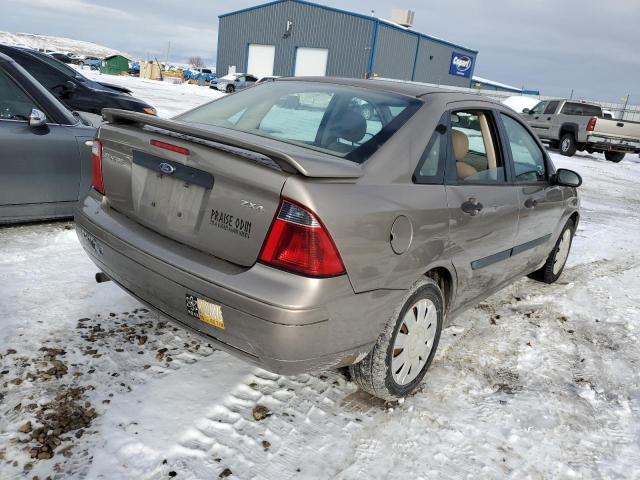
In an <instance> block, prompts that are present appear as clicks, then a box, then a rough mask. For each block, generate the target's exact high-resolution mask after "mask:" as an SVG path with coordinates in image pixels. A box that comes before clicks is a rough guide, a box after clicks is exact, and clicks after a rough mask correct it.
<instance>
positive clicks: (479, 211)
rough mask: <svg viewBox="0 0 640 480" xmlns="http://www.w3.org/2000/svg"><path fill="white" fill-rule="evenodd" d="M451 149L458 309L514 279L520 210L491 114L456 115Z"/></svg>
mask: <svg viewBox="0 0 640 480" xmlns="http://www.w3.org/2000/svg"><path fill="white" fill-rule="evenodd" d="M449 144H450V145H451V148H450V158H451V159H450V161H449V163H448V172H447V185H446V192H447V206H448V209H449V217H450V240H451V243H452V247H451V248H452V249H453V252H452V256H453V263H454V266H455V268H456V272H457V276H458V295H457V296H456V297H457V298H456V300H457V303H456V305H455V306H454V308H456V307H460V306H463V305H464V304H469V303H472V302H473V301H474V300H475V299H477V298H480V297H483V296H486V295H487V293H488V292H490V291H492V290H493V289H495V288H496V287H497V286H498V285H500V284H502V283H503V282H504V281H506V280H508V279H509V278H510V276H511V275H512V271H511V263H512V262H511V258H510V256H511V248H512V247H513V245H514V242H515V241H516V232H517V225H518V215H519V207H518V189H517V187H515V186H514V185H512V184H510V183H509V181H510V176H511V173H510V169H509V168H507V165H508V163H507V158H505V156H504V155H503V154H502V150H501V148H499V139H498V128H497V125H496V123H495V119H494V116H493V114H492V112H491V111H490V110H486V111H481V110H461V111H460V110H454V111H453V112H452V114H451V128H450V141H449Z"/></svg>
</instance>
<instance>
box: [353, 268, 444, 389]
mask: <svg viewBox="0 0 640 480" xmlns="http://www.w3.org/2000/svg"><path fill="white" fill-rule="evenodd" d="M423 307H425V310H424V312H425V313H424V314H422V313H421V310H422V308H423ZM416 316H418V317H419V318H422V319H423V320H422V322H418V323H414V325H416V326H417V327H418V328H417V329H416V330H414V332H415V334H414V336H411V335H410V330H409V329H408V328H407V322H409V323H408V324H409V325H411V322H412V320H413V321H414V322H415V318H416ZM443 321H444V298H443V295H442V291H441V290H440V288H439V287H438V285H437V284H436V282H434V281H433V280H432V279H430V278H424V279H422V280H419V281H418V282H416V283H415V284H414V285H413V287H412V288H411V289H410V290H409V292H407V294H406V295H405V297H404V299H403V301H402V302H401V303H400V305H399V306H398V307H397V309H396V311H395V312H394V313H393V315H392V316H391V318H390V319H389V322H388V323H387V325H386V326H385V328H384V330H383V331H382V333H381V334H380V336H379V337H378V340H377V342H376V344H375V345H374V347H373V349H372V350H371V352H369V354H368V355H367V356H366V357H365V358H364V359H363V360H362V361H361V362H359V363H356V364H355V365H351V366H350V367H349V371H350V373H351V378H352V379H353V381H354V382H355V383H356V384H357V385H358V386H359V387H360V388H361V389H362V390H364V391H366V392H368V393H370V394H371V395H374V396H376V397H379V398H382V399H383V400H397V399H398V398H403V397H406V396H407V395H409V394H411V393H412V392H414V391H415V390H416V389H417V388H418V386H419V385H420V382H421V381H422V379H423V377H424V375H425V374H426V373H427V370H428V369H429V366H430V365H431V362H432V361H433V357H434V356H435V353H436V350H437V348H438V342H439V340H440V333H441V332H442V324H443ZM419 327H422V328H421V329H420V328H419ZM400 335H402V336H403V337H404V339H401V338H402V337H400ZM416 335H417V336H416ZM422 340H425V341H424V343H423V342H422ZM400 345H402V346H400ZM423 345H424V346H423ZM412 351H413V352H415V354H414V355H411V352H412ZM420 352H421V353H422V354H421V355H420ZM403 355H404V357H403ZM408 356H410V358H407V357H408ZM402 358H406V359H407V361H406V362H402ZM412 359H413V361H417V362H418V364H417V368H419V370H418V373H417V374H415V372H414V371H412V370H413V368H414V367H415V364H414V365H412V361H411V360H412ZM394 360H395V362H394ZM407 364H408V366H409V367H407ZM394 370H395V371H394ZM403 374H404V381H403V380H400V379H401V378H402V376H403Z"/></svg>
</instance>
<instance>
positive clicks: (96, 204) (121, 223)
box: [76, 192, 403, 374]
mask: <svg viewBox="0 0 640 480" xmlns="http://www.w3.org/2000/svg"><path fill="white" fill-rule="evenodd" d="M76 223H77V233H78V238H79V239H80V242H81V244H82V246H83V248H84V249H85V251H86V252H87V253H88V254H89V256H90V257H91V259H92V260H93V261H94V263H95V264H96V265H97V266H98V267H99V268H100V269H101V270H102V271H103V272H105V273H106V274H107V275H109V277H111V278H112V279H113V280H114V281H115V282H116V283H117V284H119V285H120V286H121V287H122V288H124V289H125V290H126V291H128V292H129V293H130V294H132V295H133V296H135V297H137V298H138V299H140V300H141V301H142V302H144V303H146V304H148V305H150V306H151V307H152V308H154V309H156V310H158V311H160V312H161V313H163V314H164V315H166V316H168V317H169V318H170V319H171V320H173V321H175V322H176V323H178V324H179V325H180V326H182V327H185V328H187V329H190V330H192V331H194V332H196V333H198V334H200V335H202V336H204V337H205V338H206V339H207V340H208V341H210V342H212V343H215V344H216V345H217V346H218V347H219V348H221V349H223V350H227V351H229V352H230V353H232V354H234V355H237V356H240V357H242V358H244V359H245V360H247V361H249V362H252V363H254V364H256V365H259V366H261V367H263V368H265V369H267V370H270V371H273V372H276V373H283V374H296V373H301V372H305V371H313V370H321V369H327V368H332V367H336V366H340V365H347V364H350V363H353V362H354V361H356V358H357V357H358V356H362V355H364V354H366V353H367V352H368V351H369V350H370V349H371V347H372V346H373V343H374V342H375V341H376V339H377V337H378V335H379V333H380V332H381V331H382V328H383V326H384V324H385V323H386V321H387V319H388V318H389V317H390V315H391V313H392V312H393V310H394V308H395V306H396V305H397V303H398V302H399V301H400V299H401V298H402V295H403V291H399V290H378V291H372V292H366V293H360V294H356V293H354V291H353V288H352V287H351V284H350V282H349V280H348V278H347V276H346V275H343V276H341V277H335V278H327V279H312V278H305V277H300V276H297V275H293V274H290V273H287V272H283V271H280V270H276V269H273V268H270V267H268V266H265V265H262V264H256V265H254V266H253V267H251V268H248V269H246V268H240V267H237V266H235V265H233V264H230V263H228V262H225V261H222V260H220V259H217V258H215V257H212V256H210V255H206V254H204V253H202V252H199V251H196V250H194V249H191V248H189V247H186V246H184V245H181V244H179V243H177V242H174V241H172V240H170V239H167V238H165V237H162V236H161V235H158V234H156V233H154V232H153V231H151V230H149V229H147V228H145V227H142V226H141V225H139V224H138V223H136V222H133V221H131V220H129V219H128V218H127V217H125V216H123V215H121V214H119V213H117V212H116V211H114V210H112V209H111V208H110V207H108V206H107V205H105V204H104V203H103V202H101V196H100V195H99V194H97V193H95V192H92V193H90V194H89V195H88V196H87V197H86V198H85V199H84V200H82V201H81V202H80V203H79V204H78V207H77V209H76ZM187 295H193V296H196V297H198V298H200V299H203V300H206V301H209V302H212V303H215V304H218V305H220V306H221V311H222V315H223V318H224V323H225V328H224V329H219V328H216V327H214V326H212V325H209V324H207V323H204V322H202V321H200V320H199V319H197V318H195V317H192V316H190V315H189V314H188V312H187V305H186V296H187Z"/></svg>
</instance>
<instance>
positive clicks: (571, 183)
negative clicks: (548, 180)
mask: <svg viewBox="0 0 640 480" xmlns="http://www.w3.org/2000/svg"><path fill="white" fill-rule="evenodd" d="M553 183H555V184H556V185H560V186H562V187H574V188H578V187H579V186H580V185H582V177H581V176H580V175H579V174H578V173H576V172H574V171H573V170H569V169H567V168H559V169H558V170H557V171H556V174H555V177H554V182H553Z"/></svg>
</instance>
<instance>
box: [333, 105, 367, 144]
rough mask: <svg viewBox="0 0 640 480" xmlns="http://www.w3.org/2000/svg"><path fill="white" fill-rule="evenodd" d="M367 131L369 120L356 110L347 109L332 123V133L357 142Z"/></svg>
mask: <svg viewBox="0 0 640 480" xmlns="http://www.w3.org/2000/svg"><path fill="white" fill-rule="evenodd" d="M365 133H367V121H366V120H365V118H364V117H363V116H362V114H361V113H360V112H358V111H355V110H345V111H344V112H342V114H341V115H340V116H339V117H338V118H337V119H336V120H335V121H334V122H332V125H331V135H332V136H334V137H336V138H342V139H344V140H347V141H348V142H352V143H356V142H359V141H360V140H362V138H363V137H364V135H365Z"/></svg>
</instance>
